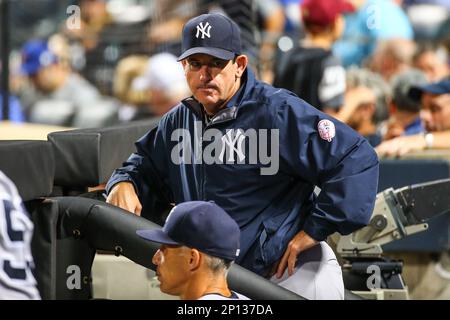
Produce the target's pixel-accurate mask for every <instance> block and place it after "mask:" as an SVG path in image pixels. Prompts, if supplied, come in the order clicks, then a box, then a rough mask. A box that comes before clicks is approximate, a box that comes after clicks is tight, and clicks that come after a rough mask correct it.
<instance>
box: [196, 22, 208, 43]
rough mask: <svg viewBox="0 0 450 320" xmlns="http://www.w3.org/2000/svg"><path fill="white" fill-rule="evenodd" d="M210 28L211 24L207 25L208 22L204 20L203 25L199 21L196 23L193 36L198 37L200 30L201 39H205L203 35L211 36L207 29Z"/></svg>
mask: <svg viewBox="0 0 450 320" xmlns="http://www.w3.org/2000/svg"><path fill="white" fill-rule="evenodd" d="M210 30H211V26H210V25H209V22H206V24H205V25H203V22H200V23H199V24H198V25H197V33H196V34H195V37H196V38H198V37H199V35H200V32H201V33H202V39H205V37H208V38H211V34H210V33H209V31H210Z"/></svg>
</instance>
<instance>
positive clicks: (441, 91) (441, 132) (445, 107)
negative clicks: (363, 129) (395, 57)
mask: <svg viewBox="0 0 450 320" xmlns="http://www.w3.org/2000/svg"><path fill="white" fill-rule="evenodd" d="M409 96H410V97H411V98H412V99H413V100H416V101H417V102H421V103H422V111H423V112H424V113H425V114H429V117H428V118H427V121H426V122H425V124H426V129H427V132H426V133H424V134H416V135H411V136H404V137H398V138H395V139H392V140H388V141H386V142H384V143H382V144H380V145H379V146H378V147H377V148H376V151H377V153H378V154H379V155H380V156H402V155H404V154H406V153H408V152H411V151H418V150H425V149H432V148H433V149H448V148H450V79H447V80H442V81H439V82H435V83H431V84H427V85H423V86H417V87H412V88H411V90H410V91H409Z"/></svg>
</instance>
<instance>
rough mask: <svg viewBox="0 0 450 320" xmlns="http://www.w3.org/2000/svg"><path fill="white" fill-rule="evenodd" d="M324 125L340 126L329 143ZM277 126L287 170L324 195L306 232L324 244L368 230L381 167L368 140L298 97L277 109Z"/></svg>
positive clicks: (313, 212)
mask: <svg viewBox="0 0 450 320" xmlns="http://www.w3.org/2000/svg"><path fill="white" fill-rule="evenodd" d="M324 119H327V120H329V121H331V122H332V123H333V124H334V126H335V135H334V137H332V139H331V140H330V141H328V140H327V139H325V138H322V137H321V135H320V134H319V129H318V124H319V122H320V121H321V120H324ZM275 126H276V127H277V128H279V130H280V157H281V162H282V163H283V164H284V166H285V167H286V170H288V172H289V174H292V175H294V176H297V177H298V178H300V179H303V180H305V181H307V182H309V183H311V184H313V185H315V186H318V187H319V188H320V189H321V192H320V194H319V195H318V196H317V197H316V198H315V200H314V203H313V206H312V209H311V211H310V213H307V214H308V216H307V218H306V220H305V224H304V227H303V230H304V231H305V232H306V233H307V234H308V235H310V236H311V237H313V238H314V239H316V240H318V241H322V240H324V239H326V237H327V236H329V235H330V234H332V233H334V232H336V231H337V232H339V233H341V234H349V233H351V232H353V231H355V230H357V229H359V228H361V227H363V226H365V225H366V224H367V223H368V222H369V219H370V217H371V215H372V211H373V207H374V203H375V198H376V193H377V188H378V167H379V162H378V157H377V155H376V153H375V151H374V150H373V148H372V147H371V146H370V145H369V143H368V142H367V140H366V139H364V138H363V137H362V136H361V135H359V134H358V133H357V132H355V131H354V130H353V129H351V128H350V127H348V126H347V125H345V124H343V123H341V122H339V121H338V120H336V119H334V118H332V117H330V116H328V115H325V114H324V113H322V112H320V111H318V110H317V109H315V108H313V107H311V106H310V105H308V104H307V103H306V102H304V101H303V100H299V99H298V98H296V97H292V98H288V99H287V100H286V101H285V103H284V104H283V106H282V107H280V108H278V109H277V114H276V116H275Z"/></svg>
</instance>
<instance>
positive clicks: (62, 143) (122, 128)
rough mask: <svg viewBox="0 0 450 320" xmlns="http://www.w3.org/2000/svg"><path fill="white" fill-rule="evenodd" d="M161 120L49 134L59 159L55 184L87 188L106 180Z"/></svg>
mask: <svg viewBox="0 0 450 320" xmlns="http://www.w3.org/2000/svg"><path fill="white" fill-rule="evenodd" d="M158 120H159V119H151V120H143V121H134V122H130V123H127V124H123V125H118V126H114V127H106V128H96V129H79V130H70V131H60V132H53V133H50V134H49V135H48V140H49V141H50V142H51V143H52V145H53V149H54V154H55V159H56V170H55V185H57V186H62V187H66V188H84V187H94V186H97V185H100V184H103V183H106V182H107V181H108V179H109V178H110V176H111V174H112V172H113V171H114V169H116V168H118V167H121V166H122V163H123V162H124V161H125V160H126V159H127V158H128V157H129V155H130V154H131V153H133V152H135V150H136V149H135V146H134V143H135V142H136V140H138V139H139V138H140V137H142V136H143V135H144V134H145V133H147V132H148V131H149V130H150V129H152V128H153V127H155V126H156V125H157V123H158Z"/></svg>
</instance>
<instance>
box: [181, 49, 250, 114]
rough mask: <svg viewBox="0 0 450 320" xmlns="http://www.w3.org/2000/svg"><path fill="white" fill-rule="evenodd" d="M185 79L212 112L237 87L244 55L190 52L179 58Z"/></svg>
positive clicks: (244, 58) (201, 101) (245, 61)
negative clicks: (227, 57)
mask: <svg viewBox="0 0 450 320" xmlns="http://www.w3.org/2000/svg"><path fill="white" fill-rule="evenodd" d="M182 63H183V68H184V71H185V74H186V80H187V83H188V85H189V88H190V89H191V91H192V94H193V95H194V97H195V99H197V100H198V102H200V103H201V104H202V105H203V106H204V107H205V108H206V110H207V111H208V113H211V114H214V113H215V112H217V111H218V109H217V107H220V106H222V105H223V104H224V103H225V102H226V101H228V100H229V99H230V98H231V97H232V96H233V95H234V93H235V92H236V91H237V90H238V89H239V78H240V77H241V76H242V74H243V72H244V70H245V67H246V65H247V58H246V57H245V56H238V57H237V58H236V61H234V62H233V61H232V60H222V59H218V58H215V57H213V56H210V55H207V54H194V55H192V56H189V57H188V58H186V59H185V60H183V61H182Z"/></svg>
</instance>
